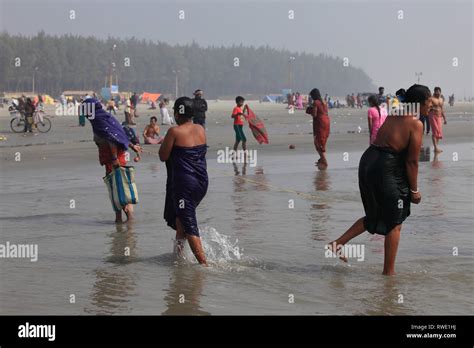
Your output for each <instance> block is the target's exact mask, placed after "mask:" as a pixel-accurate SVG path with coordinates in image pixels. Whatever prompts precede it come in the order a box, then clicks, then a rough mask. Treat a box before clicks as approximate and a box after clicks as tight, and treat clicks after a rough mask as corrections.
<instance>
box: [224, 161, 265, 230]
mask: <svg viewBox="0 0 474 348" xmlns="http://www.w3.org/2000/svg"><path fill="white" fill-rule="evenodd" d="M232 165H233V167H234V174H235V176H234V177H233V189H234V190H233V191H234V192H233V194H232V195H231V199H232V202H233V203H234V208H235V214H236V217H235V219H234V221H233V222H232V227H233V229H234V230H235V231H237V232H240V231H247V230H249V229H250V228H252V227H253V226H254V224H255V223H261V222H262V221H261V220H260V219H259V216H261V214H264V206H265V204H264V200H263V199H264V197H263V196H262V195H263V193H261V192H260V191H269V188H268V179H267V177H266V176H265V173H264V170H263V168H262V167H256V168H255V169H254V173H255V175H252V176H251V177H249V178H247V174H246V173H247V164H246V163H244V164H243V165H242V167H241V170H239V167H238V165H237V164H236V163H235V162H234V163H232ZM249 194H250V195H251V196H250V197H249Z"/></svg>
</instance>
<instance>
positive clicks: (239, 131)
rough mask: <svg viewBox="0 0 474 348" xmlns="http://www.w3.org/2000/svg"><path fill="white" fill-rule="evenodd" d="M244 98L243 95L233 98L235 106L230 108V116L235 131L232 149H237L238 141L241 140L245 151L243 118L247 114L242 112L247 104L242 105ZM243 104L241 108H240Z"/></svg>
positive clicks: (245, 109) (245, 139)
mask: <svg viewBox="0 0 474 348" xmlns="http://www.w3.org/2000/svg"><path fill="white" fill-rule="evenodd" d="M244 102H245V99H244V97H241V96H238V97H237V98H235V103H236V104H237V106H236V107H234V109H233V110H232V115H231V116H230V117H232V118H233V119H234V131H235V143H234V151H237V148H238V147H239V143H240V142H241V141H242V149H243V150H244V151H245V150H247V138H246V137H245V134H244V130H243V127H244V118H247V116H246V115H245V114H244V111H247V113H248V109H247V105H245V106H244ZM242 106H243V109H242Z"/></svg>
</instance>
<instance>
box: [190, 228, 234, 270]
mask: <svg viewBox="0 0 474 348" xmlns="http://www.w3.org/2000/svg"><path fill="white" fill-rule="evenodd" d="M199 234H200V235H201V242H202V246H203V248H204V253H205V254H206V259H207V261H208V262H209V263H211V264H227V263H229V262H232V261H240V260H242V257H243V254H242V251H243V249H242V248H239V246H238V242H239V240H238V239H235V240H234V241H232V239H231V238H230V237H229V236H226V235H224V234H220V233H219V232H217V230H216V229H215V228H213V227H202V228H200V229H199ZM182 254H183V258H184V259H185V260H187V261H188V262H191V263H197V261H196V258H195V257H194V255H193V252H192V251H191V248H190V247H189V244H188V243H184V249H183V253H182Z"/></svg>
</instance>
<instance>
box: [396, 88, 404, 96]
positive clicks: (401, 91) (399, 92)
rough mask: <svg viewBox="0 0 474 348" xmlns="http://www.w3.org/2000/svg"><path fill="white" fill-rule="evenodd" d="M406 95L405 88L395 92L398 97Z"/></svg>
mask: <svg viewBox="0 0 474 348" xmlns="http://www.w3.org/2000/svg"><path fill="white" fill-rule="evenodd" d="M405 93H406V91H405V88H400V89H399V90H398V91H396V92H395V95H396V96H397V97H398V96H399V95H401V96H404V95H405Z"/></svg>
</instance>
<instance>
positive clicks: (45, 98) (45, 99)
mask: <svg viewBox="0 0 474 348" xmlns="http://www.w3.org/2000/svg"><path fill="white" fill-rule="evenodd" d="M43 103H44V104H47V105H53V104H54V99H53V98H52V97H51V96H50V95H48V94H43Z"/></svg>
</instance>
